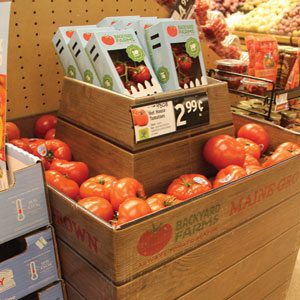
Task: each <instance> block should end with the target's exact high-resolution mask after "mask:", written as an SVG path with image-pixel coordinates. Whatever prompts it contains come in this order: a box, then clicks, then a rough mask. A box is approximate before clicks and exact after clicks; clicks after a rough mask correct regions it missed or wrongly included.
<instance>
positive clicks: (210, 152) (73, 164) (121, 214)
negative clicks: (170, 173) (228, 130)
mask: <svg viewBox="0 0 300 300" xmlns="http://www.w3.org/2000/svg"><path fill="white" fill-rule="evenodd" d="M44 119H45V118H44ZM143 121H145V120H143ZM37 123H38V124H40V121H39V120H38V121H37ZM54 123H55V122H54ZM47 124H48V123H47ZM55 124H56V123H55ZM46 127H47V128H46ZM48 127H49V124H48V125H47V126H45V128H41V127H39V128H38V130H37V125H36V127H35V129H36V130H35V134H36V135H37V136H40V137H43V138H34V139H26V138H25V139H24V138H23V139H20V131H19V129H18V130H17V131H15V132H14V134H12V133H11V132H10V133H9V135H10V138H11V137H14V138H15V137H17V138H18V139H13V140H11V143H13V144H15V145H16V146H19V147H21V148H23V149H24V150H26V151H28V152H30V153H32V154H34V155H36V156H38V157H39V158H40V159H41V161H42V162H43V165H44V168H45V170H46V171H45V177H46V181H47V183H48V184H49V185H50V186H52V187H54V188H55V189H56V190H58V191H60V192H61V193H63V194H64V195H66V196H67V197H69V198H71V199H73V200H75V201H77V202H78V203H79V204H80V205H81V206H83V207H85V208H86V209H87V210H89V211H90V212H91V213H93V214H94V215H96V216H97V217H99V218H101V219H102V220H104V221H106V222H110V223H111V224H112V225H113V226H117V225H121V224H124V223H127V222H130V221H132V220H135V219H138V218H140V217H143V216H146V215H149V214H151V213H154V212H157V211H159V210H162V209H164V208H166V207H169V206H172V205H176V204H179V203H182V202H184V201H186V200H188V199H191V198H194V197H196V196H199V195H202V194H204V193H206V192H209V191H211V190H212V189H215V188H219V187H222V186H224V185H227V184H229V183H231V182H233V181H235V180H238V179H240V178H242V177H245V176H247V175H251V174H253V173H255V172H258V171H260V170H262V169H263V168H266V167H270V166H272V165H274V164H276V163H278V162H281V161H283V160H286V159H288V158H290V157H292V156H295V155H298V154H300V146H299V145H297V144H295V143H291V142H285V143H283V144H281V145H279V146H278V147H277V148H276V149H275V151H274V152H272V153H271V154H270V155H266V153H267V151H268V147H269V142H270V138H269V136H268V134H267V132H266V131H265V129H264V128H263V127H262V126H260V125H258V124H246V125H244V126H242V127H241V128H240V129H239V130H238V132H237V136H238V137H237V138H234V137H232V136H229V135H219V136H215V137H212V138H210V139H209V140H208V141H207V142H206V144H205V146H204V148H203V158H204V159H205V160H206V161H207V162H208V163H210V164H212V165H213V166H214V167H215V168H216V171H217V172H216V173H217V174H216V176H215V178H213V179H208V178H206V177H205V176H204V175H203V174H184V175H181V176H180V177H178V178H175V179H174V180H173V182H171V184H170V185H169V187H168V188H167V191H166V193H157V194H154V195H152V196H150V197H148V198H147V197H146V195H145V190H144V187H143V185H142V184H141V183H140V182H139V181H138V180H136V179H135V178H130V177H126V178H121V179H117V178H116V177H114V176H111V175H108V174H99V175H97V176H94V177H91V178H89V168H88V166H87V165H86V164H85V163H84V162H77V161H71V159H72V154H71V150H70V148H69V146H68V145H67V144H66V143H64V142H63V141H60V140H58V139H49V140H47V139H45V137H44V135H46V132H48V130H49V128H48ZM54 127H55V126H54ZM50 129H51V128H50Z"/></svg>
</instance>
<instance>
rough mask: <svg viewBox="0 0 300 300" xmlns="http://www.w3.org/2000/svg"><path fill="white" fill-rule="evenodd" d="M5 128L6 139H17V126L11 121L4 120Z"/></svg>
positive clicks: (18, 131)
mask: <svg viewBox="0 0 300 300" xmlns="http://www.w3.org/2000/svg"><path fill="white" fill-rule="evenodd" d="M5 130H6V135H7V138H8V141H11V140H15V139H19V138H20V135H21V134H20V129H19V127H18V126H17V125H16V124H15V123H13V122H6V123H5Z"/></svg>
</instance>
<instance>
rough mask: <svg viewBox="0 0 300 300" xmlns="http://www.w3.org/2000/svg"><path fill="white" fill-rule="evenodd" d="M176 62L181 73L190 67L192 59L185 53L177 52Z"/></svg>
mask: <svg viewBox="0 0 300 300" xmlns="http://www.w3.org/2000/svg"><path fill="white" fill-rule="evenodd" d="M176 62H177V65H178V68H179V70H180V71H182V72H183V73H187V72H188V71H190V69H191V68H192V63H193V61H192V59H191V57H190V56H188V55H187V54H185V53H182V54H178V56H177V57H176Z"/></svg>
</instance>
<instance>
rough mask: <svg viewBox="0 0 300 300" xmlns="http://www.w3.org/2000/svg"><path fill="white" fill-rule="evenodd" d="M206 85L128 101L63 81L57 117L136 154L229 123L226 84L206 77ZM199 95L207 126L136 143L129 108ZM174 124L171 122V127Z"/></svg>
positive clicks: (83, 84) (187, 98) (111, 93)
mask: <svg viewBox="0 0 300 300" xmlns="http://www.w3.org/2000/svg"><path fill="white" fill-rule="evenodd" d="M208 82H209V84H208V85H203V86H200V87H195V88H192V89H186V90H184V89H181V90H177V91H172V92H164V93H160V94H156V95H152V96H147V97H140V98H130V97H127V96H125V95H121V94H117V93H114V92H112V91H109V90H107V89H102V88H97V87H95V86H91V85H88V84H86V83H83V82H79V81H77V80H74V79H71V78H65V79H64V85H63V91H62V99H61V103H60V110H59V116H60V117H62V118H63V119H66V120H68V121H70V122H71V123H73V124H76V125H77V126H80V127H82V128H84V129H86V130H88V131H89V132H92V133H95V134H96V135H98V136H99V137H102V138H104V139H107V140H109V141H111V142H113V143H116V144H117V145H120V146H121V147H123V148H125V149H127V150H130V151H132V152H137V151H139V150H142V149H149V148H152V147H155V146H158V145H162V144H165V143H170V142H172V141H176V140H180V139H184V138H186V137H190V136H194V135H197V134H199V133H202V132H207V131H210V130H213V129H216V128H220V127H224V126H228V125H230V124H232V115H231V112H230V99H229V93H228V88H227V83H225V82H221V81H218V80H215V79H212V78H208ZM206 94H207V96H206ZM203 95H204V97H207V98H206V100H207V99H208V100H207V101H206V103H207V104H208V107H207V106H206V112H203V115H205V113H206V114H207V115H206V116H207V117H208V118H209V124H206V123H205V124H202V125H201V124H200V125H198V126H192V127H189V128H188V129H185V130H178V131H177V130H176V132H173V133H170V134H168V135H162V136H158V137H156V138H154V139H148V140H143V141H142V142H140V143H137V142H136V135H135V130H134V128H133V119H132V114H131V109H132V108H134V107H142V106H147V105H151V104H156V103H157V104H159V103H163V102H164V103H168V102H169V101H171V102H172V105H173V106H176V103H178V102H179V101H186V100H189V99H193V100H194V99H203V98H202V97H203ZM199 97H200V98H199ZM100 120H101V121H100ZM198 120H199V119H198ZM200 120H201V119H200ZM175 124H176V123H174V122H173V125H175ZM120 133H122V134H120Z"/></svg>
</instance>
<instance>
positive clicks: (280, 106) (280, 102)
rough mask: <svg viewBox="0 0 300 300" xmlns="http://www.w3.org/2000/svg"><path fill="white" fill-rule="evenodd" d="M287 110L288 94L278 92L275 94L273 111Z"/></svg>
mask: <svg viewBox="0 0 300 300" xmlns="http://www.w3.org/2000/svg"><path fill="white" fill-rule="evenodd" d="M286 110H289V103H288V94H287V93H285V94H280V95H277V96H276V104H275V110H274V111H275V112H281V111H286Z"/></svg>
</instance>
